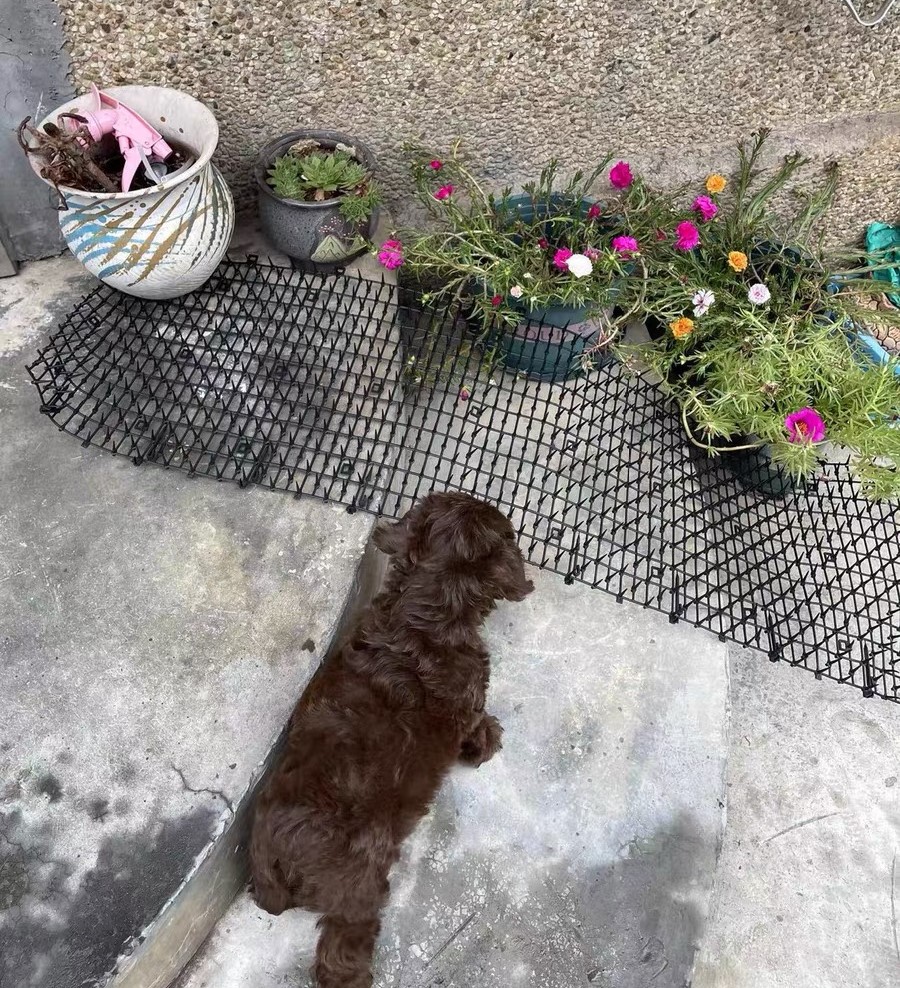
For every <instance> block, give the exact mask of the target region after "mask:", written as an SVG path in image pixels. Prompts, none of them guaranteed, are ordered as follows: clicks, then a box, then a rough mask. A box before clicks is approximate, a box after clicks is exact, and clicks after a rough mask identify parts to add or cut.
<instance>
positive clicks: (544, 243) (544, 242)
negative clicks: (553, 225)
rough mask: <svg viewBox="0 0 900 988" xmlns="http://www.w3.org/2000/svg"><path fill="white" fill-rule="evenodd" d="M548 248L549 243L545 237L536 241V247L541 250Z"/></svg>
mask: <svg viewBox="0 0 900 988" xmlns="http://www.w3.org/2000/svg"><path fill="white" fill-rule="evenodd" d="M549 246H550V243H549V241H548V240H547V238H546V237H541V239H540V240H538V247H540V248H541V250H546V249H547V248H548V247H549Z"/></svg>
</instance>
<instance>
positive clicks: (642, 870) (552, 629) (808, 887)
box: [178, 576, 900, 988]
mask: <svg viewBox="0 0 900 988" xmlns="http://www.w3.org/2000/svg"><path fill="white" fill-rule="evenodd" d="M529 602H530V606H529V607H528V608H527V609H522V608H519V609H517V610H515V611H511V612H510V613H509V615H508V617H507V614H506V613H504V614H502V615H497V616H496V617H495V618H493V619H491V620H490V628H491V633H490V635H489V638H490V641H491V645H492V648H493V654H494V670H495V671H494V675H493V685H492V704H491V705H492V707H493V709H494V710H496V711H497V712H498V713H499V715H500V717H501V719H502V720H503V721H504V723H505V725H506V731H507V733H506V735H505V736H504V749H503V751H502V752H501V754H500V755H499V756H498V757H497V758H496V759H495V761H494V762H492V763H490V764H488V765H486V766H484V767H483V768H482V769H480V770H479V771H477V772H474V773H473V772H467V771H465V770H463V769H458V770H457V771H456V773H455V775H454V776H453V777H452V778H451V780H450V781H449V782H448V784H447V785H446V786H445V788H444V790H443V792H442V793H441V796H440V799H439V800H438V803H437V805H436V807H435V809H434V811H433V813H432V814H431V816H430V817H429V818H428V819H427V820H426V821H425V822H424V823H423V824H422V826H421V828H420V829H419V831H417V833H416V834H415V836H414V838H413V840H412V841H411V843H410V847H409V849H408V852H407V854H406V855H405V857H404V859H403V860H402V862H401V863H400V864H399V865H398V866H397V869H396V872H395V875H394V879H393V895H392V901H391V905H390V907H389V910H388V912H387V916H386V920H385V929H384V933H383V935H382V940H381V946H380V948H379V953H378V959H377V967H376V972H377V977H376V981H375V983H376V985H377V986H379V988H389V986H390V988H412V986H415V988H438V986H440V988H463V986H476V988H481V986H484V988H487V986H500V985H504V986H505V985H519V984H521V985H523V986H529V988H557V986H565V988H575V986H577V985H582V984H583V985H597V984H599V985H603V986H606V988H637V986H640V988H684V986H686V985H691V986H692V988H888V986H890V985H895V984H898V983H900V948H898V930H897V899H898V896H900V887H898V886H900V875H898V874H897V868H896V858H897V852H898V850H900V794H898V784H897V780H898V775H900V710H898V709H897V707H895V706H894V705H891V704H887V703H883V702H880V701H875V700H866V699H864V698H863V697H862V696H860V695H859V694H858V693H856V692H854V691H851V690H849V689H847V688H846V687H842V686H839V685H836V684H834V683H830V682H817V681H815V680H814V679H813V678H812V677H811V676H809V674H808V673H804V672H803V671H800V670H796V669H791V668H789V667H786V666H783V665H773V664H771V663H769V662H768V661H766V660H765V659H764V658H763V657H762V656H760V655H758V654H756V653H752V652H744V651H740V650H735V649H729V650H727V652H726V650H725V649H724V648H723V647H721V646H718V645H717V643H716V642H715V641H714V640H712V639H711V637H710V636H708V635H706V634H704V633H703V632H699V631H696V630H694V629H686V628H682V627H680V626H679V627H675V628H673V627H672V626H670V625H668V624H667V623H665V622H664V621H663V620H661V619H659V618H658V617H657V616H655V615H652V614H647V613H645V612H642V611H640V610H639V609H637V608H635V607H634V606H632V605H627V604H626V605H622V606H620V607H617V606H616V605H615V604H613V603H612V602H611V600H610V599H609V598H607V597H605V596H603V595H597V594H595V593H594V594H592V592H591V591H590V590H586V589H583V588H578V587H565V586H563V585H562V583H561V581H560V580H559V579H558V578H556V577H552V576H542V577H539V578H538V588H537V591H536V593H535V594H534V595H533V596H532V597H531V598H529ZM509 621H512V627H511V628H510V627H509V626H508V622H509ZM575 629H577V630H575ZM601 629H605V630H601ZM723 704H724V709H723ZM517 708H519V709H517ZM567 748H568V754H566V749H567ZM723 766H724V772H725V785H724V789H722V788H720V785H721V778H720V776H719V773H720V772H721V771H722V769H723ZM560 781H562V782H563V788H562V789H561V788H560ZM623 790H627V791H628V792H629V797H628V798H626V799H624V800H623V798H622V795H623ZM718 814H721V817H719V818H718V820H717V815H718ZM717 823H718V824H719V826H717V825H716V824H717ZM722 825H724V826H722ZM314 940H315V930H314V926H313V918H312V917H310V916H309V915H307V914H305V913H294V914H285V915H283V916H281V917H278V918H273V917H271V916H268V915H266V914H265V913H262V912H261V911H260V910H259V909H257V908H256V907H255V905H254V904H253V903H252V901H251V900H250V898H249V897H248V896H247V895H246V894H245V895H243V896H241V897H240V898H239V899H238V900H237V901H236V902H235V904H234V906H233V907H232V909H231V910H230V911H229V913H228V914H227V915H226V917H225V918H224V919H223V920H222V921H221V922H220V924H219V926H218V928H217V930H216V932H215V934H214V935H213V936H212V937H211V938H210V940H209V942H208V943H207V944H206V946H205V947H204V949H203V950H202V951H201V953H200V954H199V955H198V957H197V958H196V959H195V961H194V963H193V965H192V966H191V967H190V969H189V970H188V971H187V972H186V974H185V976H184V978H183V979H182V980H181V981H179V983H178V988H282V986H285V988H286V986H297V988H301V986H303V988H305V986H307V985H308V984H309V980H308V978H307V975H306V968H307V967H308V965H309V962H310V958H311V955H312V950H313V944H314Z"/></svg>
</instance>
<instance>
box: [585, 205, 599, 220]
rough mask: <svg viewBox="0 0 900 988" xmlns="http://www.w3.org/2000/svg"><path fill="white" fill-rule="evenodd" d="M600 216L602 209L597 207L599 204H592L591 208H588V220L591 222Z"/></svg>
mask: <svg viewBox="0 0 900 988" xmlns="http://www.w3.org/2000/svg"><path fill="white" fill-rule="evenodd" d="M599 215H600V207H599V206H598V205H597V203H595V202H592V203H591V204H590V206H588V211H587V218H588V219H589V220H595V219H597V217H598V216H599Z"/></svg>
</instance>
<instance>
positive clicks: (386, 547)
mask: <svg viewBox="0 0 900 988" xmlns="http://www.w3.org/2000/svg"><path fill="white" fill-rule="evenodd" d="M372 541H373V542H374V543H375V546H376V548H378V549H380V550H381V551H382V552H383V553H385V554H386V555H388V556H395V555H397V554H398V553H399V554H400V555H403V553H404V551H405V550H406V546H407V543H408V541H409V524H408V522H407V520H406V518H401V519H400V521H398V522H397V523H396V524H392V523H391V522H389V521H380V522H379V523H378V524H377V525H376V526H375V531H374V533H373V534H372Z"/></svg>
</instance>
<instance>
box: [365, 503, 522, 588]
mask: <svg viewBox="0 0 900 988" xmlns="http://www.w3.org/2000/svg"><path fill="white" fill-rule="evenodd" d="M374 539H375V545H376V546H378V548H379V549H381V551H382V552H386V553H388V554H389V555H391V556H393V557H394V559H395V562H396V563H397V564H398V565H400V566H404V567H405V566H408V567H417V566H420V565H427V566H428V568H429V569H431V570H433V571H435V572H437V573H441V572H443V573H446V574H447V575H448V576H452V575H464V576H466V577H469V578H471V579H473V580H476V581H477V582H478V583H479V584H480V586H481V589H482V591H483V592H484V593H485V594H486V595H488V596H489V597H491V598H493V599H494V600H501V599H505V600H524V598H525V597H526V596H527V595H528V594H530V593H531V591H532V590H534V584H533V583H532V582H531V580H529V579H528V578H527V577H526V576H525V561H524V560H523V558H522V553H521V552H520V551H519V547H518V546H517V545H516V537H515V532H514V530H513V527H512V524H511V523H510V520H509V519H508V518H507V517H506V515H504V514H503V513H502V512H501V511H499V510H498V509H497V508H495V507H494V506H493V505H491V504H487V503H486V502H484V501H479V500H478V499H477V498H474V497H471V496H470V495H468V494H458V493H448V494H429V495H428V496H427V497H426V498H424V499H423V500H422V501H420V502H419V504H417V505H416V506H415V507H414V508H412V510H410V511H409V512H407V513H406V515H404V516H403V518H401V519H400V521H399V522H397V523H396V524H393V525H392V524H390V523H387V524H384V523H383V524H381V525H380V526H379V527H378V528H377V529H376V531H375V536H374Z"/></svg>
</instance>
